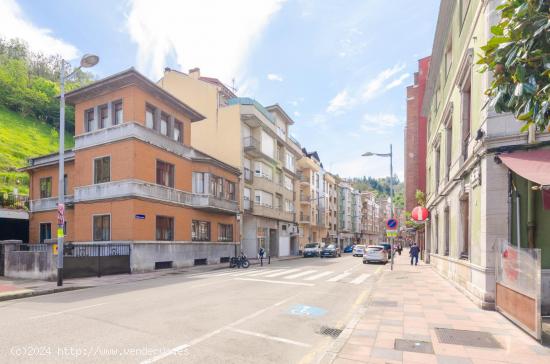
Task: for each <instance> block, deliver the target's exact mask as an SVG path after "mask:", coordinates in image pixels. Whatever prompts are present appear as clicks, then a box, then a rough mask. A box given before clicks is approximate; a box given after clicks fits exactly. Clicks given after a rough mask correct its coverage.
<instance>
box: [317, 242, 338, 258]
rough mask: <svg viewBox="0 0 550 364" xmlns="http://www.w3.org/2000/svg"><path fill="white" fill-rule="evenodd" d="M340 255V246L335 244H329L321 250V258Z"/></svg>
mask: <svg viewBox="0 0 550 364" xmlns="http://www.w3.org/2000/svg"><path fill="white" fill-rule="evenodd" d="M341 256H342V252H341V251H340V247H338V246H336V245H335V244H329V245H327V246H325V247H324V248H323V249H322V250H321V258H325V257H333V258H336V257H341Z"/></svg>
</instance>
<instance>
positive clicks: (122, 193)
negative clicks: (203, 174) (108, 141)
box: [74, 180, 239, 213]
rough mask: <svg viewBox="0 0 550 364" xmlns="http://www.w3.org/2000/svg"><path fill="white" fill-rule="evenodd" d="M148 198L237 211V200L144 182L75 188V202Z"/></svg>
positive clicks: (129, 181)
mask: <svg viewBox="0 0 550 364" xmlns="http://www.w3.org/2000/svg"><path fill="white" fill-rule="evenodd" d="M124 197H128V198H132V197H134V198H136V197H141V198H147V199H153V200H159V201H164V202H170V203H175V204H181V205H186V206H190V207H194V208H204V209H214V210H223V211H229V212H233V213H236V212H238V211H239V207H238V203H237V201H231V200H225V199H221V198H218V197H215V196H212V195H208V194H197V193H190V192H186V191H181V190H176V189H174V188H170V187H166V186H162V185H157V184H153V183H148V182H143V181H139V180H122V181H113V182H107V183H99V184H95V185H89V186H83V187H77V188H75V198H74V201H75V202H85V201H95V200H108V199H114V198H124Z"/></svg>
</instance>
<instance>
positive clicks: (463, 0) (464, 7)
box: [460, 0, 470, 29]
mask: <svg viewBox="0 0 550 364" xmlns="http://www.w3.org/2000/svg"><path fill="white" fill-rule="evenodd" d="M469 7H470V0H460V26H461V29H462V25H463V24H464V20H466V15H467V14H468V8H469Z"/></svg>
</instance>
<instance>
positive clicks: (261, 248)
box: [258, 247, 265, 267]
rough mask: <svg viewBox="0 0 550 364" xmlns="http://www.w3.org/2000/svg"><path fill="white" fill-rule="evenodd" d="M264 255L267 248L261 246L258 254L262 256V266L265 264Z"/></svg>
mask: <svg viewBox="0 0 550 364" xmlns="http://www.w3.org/2000/svg"><path fill="white" fill-rule="evenodd" d="M264 255H265V250H264V248H263V247H260V250H259V251H258V256H259V257H260V267H263V266H264Z"/></svg>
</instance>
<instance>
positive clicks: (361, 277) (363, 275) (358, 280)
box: [350, 273, 370, 284]
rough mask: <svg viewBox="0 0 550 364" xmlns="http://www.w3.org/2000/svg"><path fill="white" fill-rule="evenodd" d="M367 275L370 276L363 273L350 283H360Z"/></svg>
mask: <svg viewBox="0 0 550 364" xmlns="http://www.w3.org/2000/svg"><path fill="white" fill-rule="evenodd" d="M369 277H370V274H367V273H363V274H361V275H360V276H359V277H357V278H355V279H354V280H353V281H351V282H350V283H352V284H361V283H363V282H364V281H365V280H366V279H367V278H369Z"/></svg>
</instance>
